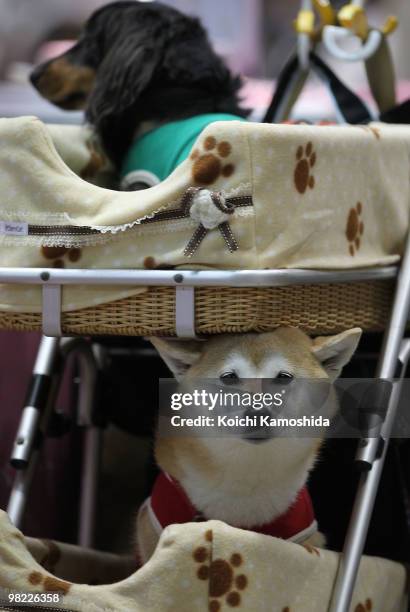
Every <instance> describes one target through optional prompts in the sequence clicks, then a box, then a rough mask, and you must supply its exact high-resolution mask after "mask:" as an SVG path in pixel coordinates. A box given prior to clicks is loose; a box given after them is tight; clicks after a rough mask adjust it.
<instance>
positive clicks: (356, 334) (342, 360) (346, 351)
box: [312, 327, 362, 380]
mask: <svg viewBox="0 0 410 612" xmlns="http://www.w3.org/2000/svg"><path fill="white" fill-rule="evenodd" d="M361 335H362V330H361V329H360V328H359V327H354V328H353V329H348V330H347V331H344V332H342V333H341V334H337V335H336V336H321V337H319V338H315V340H314V341H313V347H312V352H313V354H314V355H315V357H316V358H317V359H318V360H319V361H320V363H321V364H322V366H323V367H324V369H325V370H326V372H327V373H328V374H329V376H330V378H331V379H332V380H334V379H335V378H337V377H338V376H339V375H340V373H341V371H342V369H343V367H344V366H345V365H346V364H347V363H349V361H350V359H351V358H352V355H353V353H354V352H355V350H356V349H357V345H358V344H359V340H360V336H361Z"/></svg>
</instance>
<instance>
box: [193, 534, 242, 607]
mask: <svg viewBox="0 0 410 612" xmlns="http://www.w3.org/2000/svg"><path fill="white" fill-rule="evenodd" d="M205 539H206V540H207V541H208V542H209V541H211V540H212V531H210V530H209V531H207V532H206V533H205ZM209 557H210V554H209V550H208V549H207V548H206V547H205V546H198V548H195V550H194V552H193V558H194V560H195V562H196V563H199V564H200V566H199V568H198V570H197V573H196V575H197V577H198V578H199V580H209V590H208V592H209V597H210V601H209V612H219V610H221V608H222V602H221V599H222V598H223V597H225V602H226V603H227V605H228V606H230V607H231V608H237V607H238V606H240V604H241V594H240V593H239V591H243V590H245V589H246V587H247V586H248V578H247V576H245V574H239V573H238V574H237V573H236V570H237V568H239V567H240V566H241V565H242V564H243V558H242V555H240V554H239V553H233V554H232V555H231V557H230V559H229V561H226V560H225V559H215V560H214V561H211V563H209Z"/></svg>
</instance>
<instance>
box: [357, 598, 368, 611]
mask: <svg viewBox="0 0 410 612" xmlns="http://www.w3.org/2000/svg"><path fill="white" fill-rule="evenodd" d="M371 610H373V602H372V600H371V599H370V598H367V599H366V601H365V602H364V603H358V604H357V606H356V607H355V609H354V612H371Z"/></svg>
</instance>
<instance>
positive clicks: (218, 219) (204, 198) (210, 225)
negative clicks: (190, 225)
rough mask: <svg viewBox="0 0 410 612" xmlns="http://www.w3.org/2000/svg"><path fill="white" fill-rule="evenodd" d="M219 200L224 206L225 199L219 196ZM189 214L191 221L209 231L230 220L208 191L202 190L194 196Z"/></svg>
mask: <svg viewBox="0 0 410 612" xmlns="http://www.w3.org/2000/svg"><path fill="white" fill-rule="evenodd" d="M219 199H220V200H221V203H222V205H224V204H225V198H224V197H223V196H222V195H220V194H219ZM189 214H190V216H191V219H193V220H194V221H197V222H198V223H201V225H203V226H204V227H205V229H209V230H211V229H214V228H215V227H218V225H220V224H221V223H224V222H225V221H227V220H228V219H229V215H228V214H227V213H225V212H223V211H222V210H220V209H219V208H218V207H217V206H216V204H215V203H214V201H213V199H212V194H211V192H210V191H208V189H201V190H200V191H198V193H196V194H195V195H194V197H193V200H192V204H191V208H190V211H189Z"/></svg>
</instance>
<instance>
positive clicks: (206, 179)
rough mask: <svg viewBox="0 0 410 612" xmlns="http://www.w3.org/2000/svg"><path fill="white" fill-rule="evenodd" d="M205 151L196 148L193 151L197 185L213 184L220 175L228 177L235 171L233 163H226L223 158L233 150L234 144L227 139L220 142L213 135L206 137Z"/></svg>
mask: <svg viewBox="0 0 410 612" xmlns="http://www.w3.org/2000/svg"><path fill="white" fill-rule="evenodd" d="M203 148H204V152H202V154H201V152H200V151H198V149H194V151H193V152H192V153H191V160H192V161H193V165H192V178H193V179H194V182H195V183H196V184H197V185H212V183H215V181H216V180H217V179H218V178H219V177H220V176H224V177H225V178H228V177H230V176H232V174H233V173H234V172H235V166H234V165H233V164H225V165H224V163H223V160H224V159H226V158H228V157H229V156H230V154H231V152H232V146H231V144H230V143H229V142H227V141H226V140H223V141H222V142H219V143H218V141H217V140H216V138H214V137H213V136H208V137H207V138H205V140H204V143H203Z"/></svg>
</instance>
